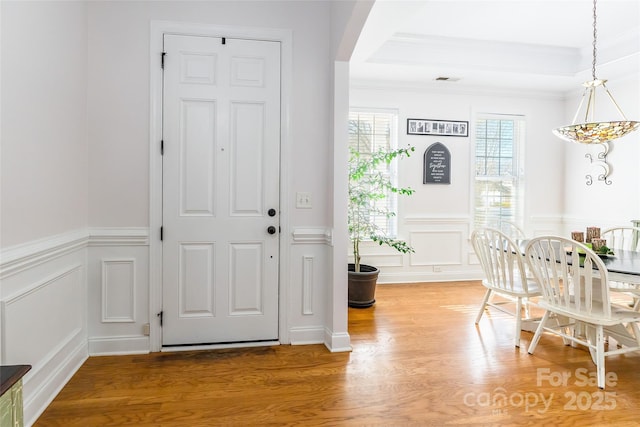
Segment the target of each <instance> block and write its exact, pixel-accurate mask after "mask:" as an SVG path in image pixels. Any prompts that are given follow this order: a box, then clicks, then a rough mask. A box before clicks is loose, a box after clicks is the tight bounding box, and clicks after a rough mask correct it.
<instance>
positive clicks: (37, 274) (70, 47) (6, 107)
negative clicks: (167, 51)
mask: <svg viewBox="0 0 640 427" xmlns="http://www.w3.org/2000/svg"><path fill="white" fill-rule="evenodd" d="M0 8H1V10H2V12H1V15H2V22H1V31H2V49H1V53H2V70H1V79H2V101H1V102H2V119H1V121H2V127H1V130H0V132H1V141H2V164H1V167H0V183H1V184H0V185H1V191H0V215H1V224H0V236H1V241H0V247H1V250H2V252H1V255H0V281H1V286H0V303H1V304H2V311H1V316H0V323H1V324H2V328H1V330H2V336H1V337H0V342H1V345H0V363H2V364H29V365H32V369H31V371H29V372H28V373H27V375H26V376H25V378H24V407H25V422H26V425H30V424H31V423H32V422H33V421H34V420H35V419H36V417H37V416H38V414H39V413H40V412H41V411H42V410H44V408H45V407H46V405H47V404H48V403H49V402H50V401H51V400H52V399H53V397H54V396H55V394H56V393H57V392H58V390H59V389H60V387H62V385H63V384H64V383H65V382H66V381H67V380H68V379H69V378H70V377H71V375H73V373H74V372H75V371H76V370H77V368H78V367H79V366H80V365H81V364H82V363H83V361H84V360H85V359H86V357H87V319H86V308H87V303H86V300H87V294H86V292H87V251H86V243H87V234H86V228H87V224H88V184H87V174H88V170H87V160H88V158H87V156H88V155H87V153H88V150H87V91H86V88H87V21H86V4H85V3H83V2H55V3H54V2H10V1H9V2H7V1H3V2H1V3H0Z"/></svg>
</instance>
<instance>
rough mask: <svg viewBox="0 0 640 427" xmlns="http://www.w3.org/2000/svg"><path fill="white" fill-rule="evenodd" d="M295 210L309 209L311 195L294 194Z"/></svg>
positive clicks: (304, 193) (305, 193)
mask: <svg viewBox="0 0 640 427" xmlns="http://www.w3.org/2000/svg"><path fill="white" fill-rule="evenodd" d="M296 208H298V209H311V193H307V192H298V193H296Z"/></svg>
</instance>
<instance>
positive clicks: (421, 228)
mask: <svg viewBox="0 0 640 427" xmlns="http://www.w3.org/2000/svg"><path fill="white" fill-rule="evenodd" d="M449 88H450V89H448V90H447V89H428V88H406V87H405V86H403V85H402V83H398V85H397V86H396V87H389V86H384V87H382V85H379V86H377V87H374V86H373V85H369V86H364V85H358V84H357V82H356V84H354V85H352V89H351V105H352V106H353V107H373V108H391V109H397V110H398V114H399V124H398V125H399V141H398V145H399V146H405V145H407V144H411V145H413V146H415V147H416V151H415V153H414V154H413V155H412V156H411V157H410V158H409V159H404V160H401V163H400V164H399V168H398V169H399V183H400V185H402V186H409V187H411V188H413V189H414V190H416V192H415V193H414V194H413V195H412V196H410V197H402V196H399V198H398V200H399V203H398V209H399V212H398V214H399V215H398V228H399V236H400V237H401V238H404V239H406V240H407V241H408V242H410V244H411V245H412V246H414V249H416V253H415V254H410V255H401V254H398V253H396V252H394V251H393V250H391V249H388V248H380V247H378V246H376V245H369V246H368V247H366V248H365V250H366V252H365V256H364V259H363V262H365V263H371V264H374V265H376V266H379V267H380V268H381V278H380V279H381V281H382V282H411V281H431V280H460V279H472V278H478V277H480V270H479V266H478V264H477V261H476V259H475V256H474V255H473V250H472V249H471V246H470V245H469V241H468V237H469V235H470V233H471V231H472V230H471V225H472V221H473V216H472V206H471V197H472V196H471V191H472V187H471V180H472V178H473V166H472V155H473V147H474V145H473V144H474V141H473V131H474V125H473V121H474V117H475V115H476V114H478V113H502V114H521V115H524V116H525V117H526V121H527V124H526V145H525V147H524V148H525V165H524V172H525V194H526V202H525V213H524V218H525V224H524V226H525V228H526V231H527V232H528V233H529V234H540V233H543V232H555V231H556V230H559V229H560V227H561V220H562V213H563V211H562V209H563V200H564V188H563V179H564V145H563V144H562V143H561V142H560V141H558V140H557V139H556V138H555V137H554V136H553V135H552V134H551V129H552V127H554V126H555V125H556V121H557V119H558V117H561V116H562V115H563V103H562V101H561V98H559V97H557V96H551V95H545V94H542V95H539V96H534V95H531V94H519V93H499V92H493V93H487V92H461V91H456V90H455V88H451V86H449ZM407 118H424V119H442V120H465V121H469V122H470V132H469V135H470V136H469V137H468V138H460V137H437V136H422V135H421V136H417V135H407V134H406V120H407ZM434 142H442V143H443V144H444V145H445V146H446V147H447V148H448V149H449V151H450V152H451V184H450V185H433V184H432V185H425V184H423V183H422V165H423V154H424V152H425V150H426V149H427V148H428V147H429V145H431V144H433V143H434ZM437 270H440V271H437Z"/></svg>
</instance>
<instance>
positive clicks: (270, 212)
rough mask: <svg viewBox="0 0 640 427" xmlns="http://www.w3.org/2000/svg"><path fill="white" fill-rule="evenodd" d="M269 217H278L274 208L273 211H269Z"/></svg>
mask: <svg viewBox="0 0 640 427" xmlns="http://www.w3.org/2000/svg"><path fill="white" fill-rule="evenodd" d="M267 215H269V216H276V210H275V209H273V208H272V209H269V210H268V211H267Z"/></svg>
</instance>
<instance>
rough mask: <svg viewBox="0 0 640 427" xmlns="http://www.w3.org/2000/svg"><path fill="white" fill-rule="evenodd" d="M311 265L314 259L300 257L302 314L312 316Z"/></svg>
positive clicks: (307, 256) (306, 256)
mask: <svg viewBox="0 0 640 427" xmlns="http://www.w3.org/2000/svg"><path fill="white" fill-rule="evenodd" d="M313 263H314V257H313V256H309V255H305V256H303V257H302V314H303V315H305V316H311V315H313Z"/></svg>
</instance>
